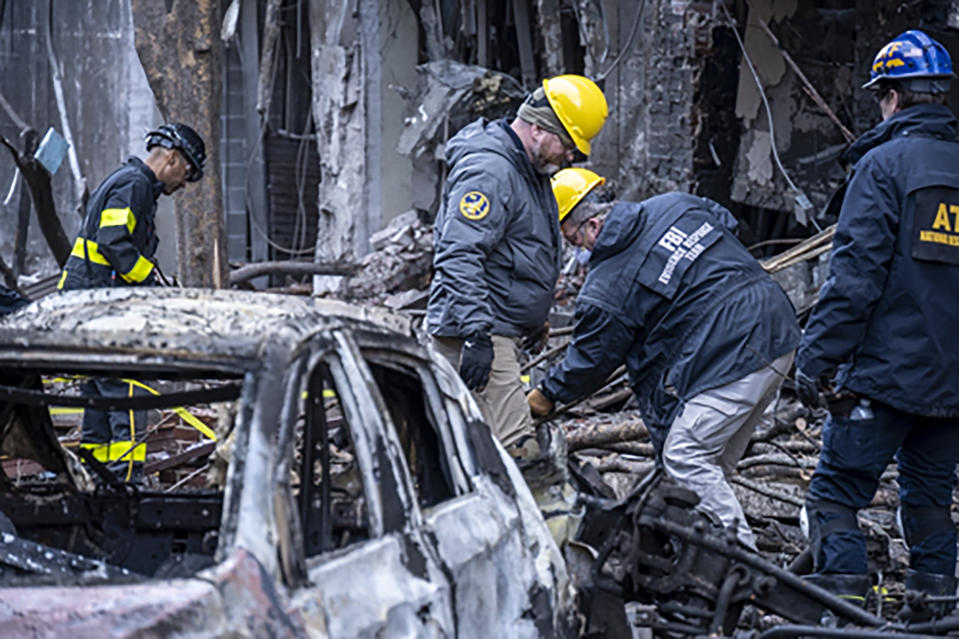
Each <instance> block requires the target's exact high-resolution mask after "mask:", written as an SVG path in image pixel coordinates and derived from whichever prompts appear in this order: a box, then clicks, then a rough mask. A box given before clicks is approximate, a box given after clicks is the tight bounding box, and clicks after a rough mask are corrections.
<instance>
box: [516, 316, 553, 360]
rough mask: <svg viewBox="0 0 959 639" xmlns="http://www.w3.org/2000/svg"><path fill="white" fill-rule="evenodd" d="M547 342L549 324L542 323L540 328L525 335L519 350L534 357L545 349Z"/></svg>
mask: <svg viewBox="0 0 959 639" xmlns="http://www.w3.org/2000/svg"><path fill="white" fill-rule="evenodd" d="M548 341H549V322H543V325H542V326H540V327H539V328H537V329H536V330H534V331H532V332H530V333H529V334H528V335H526V337H524V338H523V343H522V345H521V348H522V349H523V350H524V351H527V352H528V353H532V354H533V355H536V354H538V353H540V352H541V351H542V350H543V349H544V348H545V347H546V342H548Z"/></svg>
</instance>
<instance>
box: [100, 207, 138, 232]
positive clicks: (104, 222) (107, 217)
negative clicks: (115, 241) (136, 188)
mask: <svg viewBox="0 0 959 639" xmlns="http://www.w3.org/2000/svg"><path fill="white" fill-rule="evenodd" d="M136 225H137V219H136V218H135V217H133V211H131V210H130V207H127V208H125V209H103V211H102V212H101V213H100V228H101V229H102V228H103V227H104V226H126V227H127V230H128V231H129V232H130V233H133V227H135V226H136Z"/></svg>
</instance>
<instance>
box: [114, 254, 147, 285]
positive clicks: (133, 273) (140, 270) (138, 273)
mask: <svg viewBox="0 0 959 639" xmlns="http://www.w3.org/2000/svg"><path fill="white" fill-rule="evenodd" d="M152 270H153V262H151V261H150V260H148V259H147V258H145V257H143V256H142V255H141V256H140V257H138V258H137V263H136V264H134V265H133V268H131V269H130V270H129V271H128V272H126V273H120V277H122V278H123V279H125V280H126V281H128V282H133V283H134V284H139V283H140V282H142V281H143V280H145V279H146V278H147V277H148V276H149V275H150V271H152Z"/></svg>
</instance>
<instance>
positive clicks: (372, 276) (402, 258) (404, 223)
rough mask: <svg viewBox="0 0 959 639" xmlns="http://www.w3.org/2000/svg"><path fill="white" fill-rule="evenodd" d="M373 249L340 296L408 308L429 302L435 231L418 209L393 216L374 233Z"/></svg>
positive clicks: (392, 306)
mask: <svg viewBox="0 0 959 639" xmlns="http://www.w3.org/2000/svg"><path fill="white" fill-rule="evenodd" d="M370 248H371V251H370V253H368V254H367V255H366V256H365V257H364V258H363V260H362V262H360V264H359V268H357V270H356V272H355V273H354V274H353V275H350V276H348V277H345V278H343V281H342V283H341V284H340V288H339V290H338V292H337V297H339V298H340V299H343V300H346V301H350V302H365V303H371V304H384V305H386V306H389V307H391V308H395V309H407V308H414V307H417V306H421V304H419V302H421V301H422V304H425V292H424V289H426V288H427V287H428V286H429V281H430V272H431V267H432V263H433V230H432V227H431V226H430V225H429V224H428V223H425V222H424V221H423V220H422V219H421V218H420V216H419V214H418V213H417V212H416V211H415V210H412V211H407V212H406V213H403V214H401V215H398V216H397V217H395V218H393V220H391V221H390V223H389V224H388V225H387V226H386V228H384V229H383V230H381V231H379V232H377V233H375V234H373V235H372V236H370Z"/></svg>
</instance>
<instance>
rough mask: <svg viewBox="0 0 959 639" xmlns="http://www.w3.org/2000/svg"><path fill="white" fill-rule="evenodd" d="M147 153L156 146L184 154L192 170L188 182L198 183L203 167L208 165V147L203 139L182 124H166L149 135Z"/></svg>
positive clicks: (188, 173)
mask: <svg viewBox="0 0 959 639" xmlns="http://www.w3.org/2000/svg"><path fill="white" fill-rule="evenodd" d="M146 142H147V151H149V150H150V149H152V148H153V147H155V146H162V147H163V148H165V149H176V150H177V151H179V152H180V153H182V154H183V157H185V158H186V160H187V163H188V164H189V165H190V170H189V171H188V172H187V175H186V181H187V182H196V181H197V180H199V179H200V178H202V177H203V166H204V165H205V164H206V145H204V144H203V138H201V137H200V134H199V133H197V132H196V131H194V130H193V129H192V128H190V127H188V126H187V125H185V124H181V123H180V122H171V123H170V124H164V125H161V126H159V127H157V128H156V129H154V130H152V131H150V132H149V133H147V138H146Z"/></svg>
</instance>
